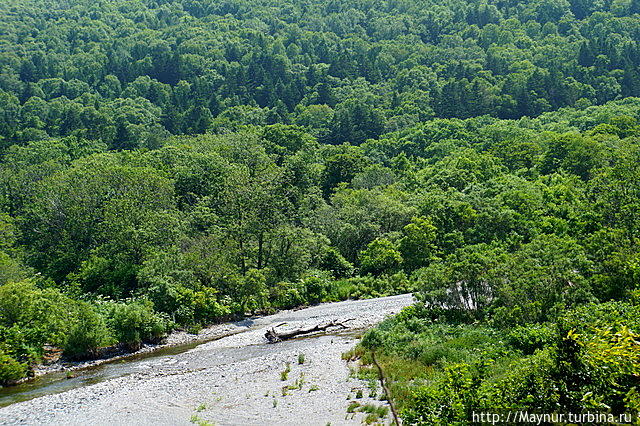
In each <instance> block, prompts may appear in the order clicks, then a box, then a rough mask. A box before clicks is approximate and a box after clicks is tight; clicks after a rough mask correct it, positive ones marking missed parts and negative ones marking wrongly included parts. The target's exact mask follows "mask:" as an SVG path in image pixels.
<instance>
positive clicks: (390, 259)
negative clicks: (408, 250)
mask: <svg viewBox="0 0 640 426" xmlns="http://www.w3.org/2000/svg"><path fill="white" fill-rule="evenodd" d="M401 264H402V255H401V254H400V252H399V251H398V249H397V248H396V246H395V244H393V243H392V242H391V241H389V240H387V239H386V238H378V239H376V240H374V241H372V242H371V243H369V245H368V246H367V248H366V249H364V250H363V251H362V252H360V270H361V272H362V273H363V274H373V275H381V274H383V273H394V272H397V271H398V270H399V269H400V265H401Z"/></svg>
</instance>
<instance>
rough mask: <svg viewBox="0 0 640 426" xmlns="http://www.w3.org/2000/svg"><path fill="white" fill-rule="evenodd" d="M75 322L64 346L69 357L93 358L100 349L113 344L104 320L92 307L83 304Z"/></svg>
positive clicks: (79, 308) (79, 307)
mask: <svg viewBox="0 0 640 426" xmlns="http://www.w3.org/2000/svg"><path fill="white" fill-rule="evenodd" d="M73 322H74V325H73V326H72V328H71V331H70V332H69V336H68V337H67V342H66V344H65V346H64V354H65V355H67V356H68V357H70V358H82V357H85V356H89V357H93V356H95V355H96V354H97V349H98V348H99V347H101V346H103V345H106V344H110V343H112V342H113V338H112V337H111V333H110V332H109V329H108V328H107V325H106V323H105V320H104V318H103V317H102V316H101V315H100V314H99V313H98V312H96V310H95V308H94V307H92V306H91V305H89V304H87V303H81V304H80V305H79V306H78V312H77V314H76V317H75V319H74V321H73Z"/></svg>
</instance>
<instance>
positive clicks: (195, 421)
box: [190, 414, 213, 426]
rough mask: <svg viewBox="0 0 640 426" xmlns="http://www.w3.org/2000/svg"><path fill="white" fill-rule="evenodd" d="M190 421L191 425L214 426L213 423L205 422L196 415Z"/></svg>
mask: <svg viewBox="0 0 640 426" xmlns="http://www.w3.org/2000/svg"><path fill="white" fill-rule="evenodd" d="M190 421H191V423H193V424H196V425H198V426H213V423H211V422H208V421H206V420H203V419H201V418H200V417H198V416H196V415H195V414H194V415H193V416H191V419H190Z"/></svg>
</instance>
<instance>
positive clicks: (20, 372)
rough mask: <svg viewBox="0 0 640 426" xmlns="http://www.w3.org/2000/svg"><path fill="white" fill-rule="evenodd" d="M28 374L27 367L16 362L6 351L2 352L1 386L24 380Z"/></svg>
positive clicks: (0, 351) (0, 354)
mask: <svg viewBox="0 0 640 426" xmlns="http://www.w3.org/2000/svg"><path fill="white" fill-rule="evenodd" d="M26 373H27V366H26V364H24V363H20V362H18V361H16V360H15V359H14V358H12V357H11V356H9V355H7V354H6V353H5V352H4V351H2V350H0V386H4V385H6V384H8V383H11V382H14V381H16V380H19V379H21V378H23V377H24V376H25V375H26Z"/></svg>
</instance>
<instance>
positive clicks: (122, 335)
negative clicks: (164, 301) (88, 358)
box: [107, 300, 169, 350]
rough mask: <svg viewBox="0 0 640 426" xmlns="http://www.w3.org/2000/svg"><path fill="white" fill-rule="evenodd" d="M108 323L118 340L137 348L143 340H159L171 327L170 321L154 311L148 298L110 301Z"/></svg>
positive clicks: (131, 348)
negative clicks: (125, 301) (118, 301)
mask: <svg viewBox="0 0 640 426" xmlns="http://www.w3.org/2000/svg"><path fill="white" fill-rule="evenodd" d="M107 312H108V314H107V315H108V318H109V319H108V324H109V326H110V328H111V329H112V330H113V332H114V336H115V338H116V339H117V340H118V342H120V343H123V344H125V345H126V346H127V347H128V348H129V349H130V350H137V349H139V348H140V345H141V344H142V343H143V342H153V343H155V342H158V341H159V340H160V338H161V337H162V336H163V335H164V334H165V332H166V331H167V330H168V329H169V323H168V321H167V320H166V319H165V318H164V317H162V316H161V315H159V314H158V313H156V312H154V310H153V304H152V303H151V302H150V301H148V300H136V301H132V302H129V303H108V307H107Z"/></svg>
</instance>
